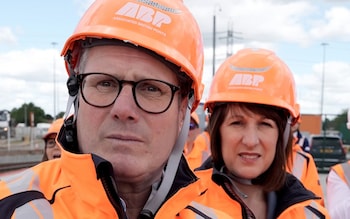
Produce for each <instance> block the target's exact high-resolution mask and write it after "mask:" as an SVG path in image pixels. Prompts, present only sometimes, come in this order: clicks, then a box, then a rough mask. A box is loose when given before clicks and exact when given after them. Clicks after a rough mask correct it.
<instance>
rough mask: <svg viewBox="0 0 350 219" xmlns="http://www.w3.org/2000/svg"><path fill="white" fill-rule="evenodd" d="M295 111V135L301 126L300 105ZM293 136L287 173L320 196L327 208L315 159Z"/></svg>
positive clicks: (297, 105)
mask: <svg viewBox="0 0 350 219" xmlns="http://www.w3.org/2000/svg"><path fill="white" fill-rule="evenodd" d="M295 111H296V112H297V113H298V117H297V122H296V123H295V124H294V125H293V126H292V132H293V133H294V132H295V131H296V126H298V127H299V124H300V123H301V114H300V105H299V104H298V103H297V104H296V105H295ZM293 136H294V139H293V143H294V144H293V149H292V150H293V153H292V154H291V156H290V157H289V159H288V163H287V171H288V172H289V173H291V174H293V175H294V176H295V177H296V178H297V179H299V180H300V181H301V182H302V183H303V185H304V186H305V188H307V189H309V190H310V191H312V192H313V193H314V194H315V195H316V196H318V197H319V198H320V199H318V200H317V201H318V202H319V203H320V204H321V205H322V206H325V203H324V195H323V191H322V186H321V183H320V176H319V174H318V171H317V167H316V164H315V161H314V158H313V157H312V155H311V154H309V153H307V152H305V151H304V150H303V149H302V148H301V146H300V145H299V144H298V143H297V137H296V136H295V135H293Z"/></svg>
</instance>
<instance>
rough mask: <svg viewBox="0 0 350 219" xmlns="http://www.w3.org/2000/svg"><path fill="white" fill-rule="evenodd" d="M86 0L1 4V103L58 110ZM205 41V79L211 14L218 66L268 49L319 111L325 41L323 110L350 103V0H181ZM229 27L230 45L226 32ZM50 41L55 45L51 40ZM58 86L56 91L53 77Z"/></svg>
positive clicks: (301, 98) (302, 98)
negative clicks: (247, 51)
mask: <svg viewBox="0 0 350 219" xmlns="http://www.w3.org/2000/svg"><path fill="white" fill-rule="evenodd" d="M91 2H92V1H91V0H60V1H44V0H36V1H18V0H12V1H5V2H3V3H2V6H1V8H0V77H1V79H2V82H3V85H2V86H0V99H1V105H0V109H9V110H11V109H12V108H14V107H20V106H21V105H22V104H23V103H25V102H26V103H28V102H34V104H36V105H37V106H39V107H42V108H43V109H44V110H45V112H46V113H49V114H53V112H54V104H53V95H54V93H55V97H56V98H55V101H56V109H55V111H56V112H60V111H64V110H65V106H66V105H65V104H66V100H67V92H66V87H65V82H66V77H67V75H66V72H65V68H64V64H63V60H62V58H61V57H60V55H59V54H60V51H61V49H62V47H63V45H64V42H65V40H66V39H67V38H68V37H69V35H70V34H71V33H72V32H73V30H74V28H75V26H76V24H77V22H78V21H79V18H80V16H81V15H82V13H83V11H84V10H85V9H86V8H87V7H88V5H90V3H91ZM184 2H185V3H186V4H187V5H188V6H189V8H190V10H191V11H192V13H193V14H194V16H195V17H196V19H197V21H198V23H199V25H200V28H201V31H202V34H203V39H204V42H205V68H204V77H203V82H204V84H205V85H206V89H205V92H204V97H203V101H204V100H205V97H206V95H207V92H208V89H209V84H210V81H211V77H212V63H213V62H212V51H213V50H212V40H213V38H212V36H213V15H214V13H215V16H216V30H217V40H216V45H217V47H216V65H215V66H216V68H218V67H219V65H220V63H221V62H222V61H223V60H224V58H225V57H226V50H227V48H231V49H232V51H233V53H234V52H235V51H237V50H238V49H241V48H244V47H263V48H268V49H272V50H274V51H275V52H276V54H277V55H278V56H280V57H281V58H282V59H283V60H284V61H285V62H286V63H287V65H289V67H290V69H291V70H292V72H293V73H294V76H295V80H296V84H297V94H298V102H299V103H300V105H301V112H302V113H308V114H319V113H320V108H321V104H320V102H321V90H322V89H321V88H322V83H321V81H322V80H321V79H322V72H323V49H324V47H323V46H321V43H323V42H325V43H328V45H327V46H326V47H325V51H326V52H325V55H326V59H325V65H324V66H325V68H324V69H325V71H324V72H325V83H324V98H323V102H324V105H323V111H324V113H326V114H338V113H341V112H342V111H343V110H344V109H348V108H349V106H350V88H349V84H350V77H349V75H350V44H349V41H350V28H349V24H350V2H349V1H341V0H338V1H337V0H319V1H316V0H294V1H289V0H245V1H239V0H220V1H219V0H217V1H215V0H184ZM229 27H230V28H231V29H233V31H234V33H235V36H236V37H238V38H241V39H234V41H233V42H234V43H233V44H229V47H227V45H226V39H225V36H226V32H227V29H228V28H229ZM52 42H55V43H57V44H56V45H55V46H54V45H52ZM53 82H56V83H55V84H56V86H55V89H54V85H53V84H54V83H53Z"/></svg>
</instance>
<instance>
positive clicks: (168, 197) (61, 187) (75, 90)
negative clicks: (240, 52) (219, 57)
mask: <svg viewBox="0 0 350 219" xmlns="http://www.w3.org/2000/svg"><path fill="white" fill-rule="evenodd" d="M61 54H62V56H64V60H65V64H66V69H67V71H68V75H69V79H68V81H67V86H68V91H69V99H68V103H67V111H66V114H65V116H64V118H65V121H64V125H63V126H62V128H61V130H60V132H59V135H58V136H57V141H58V143H59V144H60V146H61V149H62V151H61V158H60V159H54V160H52V161H50V162H42V163H40V164H39V165H36V166H34V167H32V168H30V169H28V170H26V171H24V172H22V173H21V174H20V175H15V176H11V178H4V179H3V180H2V181H1V182H0V212H1V218H17V219H18V218H45V219H46V218H64V219H70V218H72V219H73V218H74V219H76V218H109V219H111V218H119V219H126V218H127V219H141V218H142V219H153V218H154V219H165V218H166V219H169V218H174V219H175V218H177V219H180V218H182V217H179V215H180V213H181V212H182V211H186V212H187V211H191V212H193V213H195V215H196V216H195V218H199V217H204V218H210V212H213V211H215V210H213V209H210V208H209V209H208V208H204V209H203V207H205V206H200V207H201V208H199V209H197V206H195V205H193V204H192V203H193V202H192V200H194V199H195V198H198V197H199V196H201V195H203V194H204V193H205V189H206V188H205V187H204V185H203V184H202V183H201V179H199V178H198V177H197V176H196V175H195V174H194V173H193V172H192V171H191V170H190V168H189V167H188V164H187V162H186V158H185V157H184V156H183V147H184V145H185V142H186V139H187V134H188V131H189V128H188V127H189V121H190V114H191V112H193V111H194V110H195V109H196V107H197V105H198V104H199V102H200V100H201V97H202V92H203V85H202V83H201V79H202V73H203V61H204V52H203V43H202V36H201V33H200V30H199V27H198V24H197V22H196V21H195V19H194V17H193V15H192V14H191V13H190V11H189V10H188V8H187V7H186V6H185V5H184V2H183V1H182V0H172V1H169V0H152V1H148V0H147V1H139V0H118V1H115V0H96V1H94V3H92V5H91V6H90V7H89V9H87V11H86V13H85V14H84V15H83V17H82V19H81V20H80V22H79V24H78V25H77V27H76V29H75V31H74V33H73V34H72V35H71V36H70V37H69V38H68V39H67V41H66V43H65V45H64V48H63V50H62V53H61ZM71 106H74V114H73V115H70V116H68V114H69V113H70V108H71Z"/></svg>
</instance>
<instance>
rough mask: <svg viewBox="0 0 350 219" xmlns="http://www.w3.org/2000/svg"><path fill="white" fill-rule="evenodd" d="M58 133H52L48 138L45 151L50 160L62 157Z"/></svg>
mask: <svg viewBox="0 0 350 219" xmlns="http://www.w3.org/2000/svg"><path fill="white" fill-rule="evenodd" d="M56 135H57V134H50V135H49V136H48V137H47V139H46V145H45V153H46V155H47V159H48V160H52V159H55V158H60V157H61V148H60V147H59V146H58V144H57V143H56V140H55V138H56Z"/></svg>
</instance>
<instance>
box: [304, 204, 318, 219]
mask: <svg viewBox="0 0 350 219" xmlns="http://www.w3.org/2000/svg"><path fill="white" fill-rule="evenodd" d="M308 206H311V207H313V208H314V209H316V210H319V206H318V205H317V203H316V202H315V201H312V202H311V203H310V204H309V205H308ZM308 206H305V207H304V212H305V218H306V219H317V218H319V219H321V215H316V214H315V213H314V212H312V211H311V210H310V209H308V208H307V207H308ZM322 215H323V214H322Z"/></svg>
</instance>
